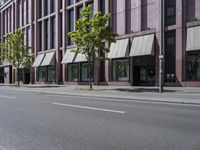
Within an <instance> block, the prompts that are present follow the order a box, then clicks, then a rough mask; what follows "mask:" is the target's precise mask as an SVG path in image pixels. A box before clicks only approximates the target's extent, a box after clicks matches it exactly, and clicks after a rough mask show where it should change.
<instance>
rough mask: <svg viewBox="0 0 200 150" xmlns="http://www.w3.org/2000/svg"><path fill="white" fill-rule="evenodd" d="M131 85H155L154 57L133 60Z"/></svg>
mask: <svg viewBox="0 0 200 150" xmlns="http://www.w3.org/2000/svg"><path fill="white" fill-rule="evenodd" d="M133 85H134V86H154V85H155V62H154V56H142V57H135V58H134V60H133Z"/></svg>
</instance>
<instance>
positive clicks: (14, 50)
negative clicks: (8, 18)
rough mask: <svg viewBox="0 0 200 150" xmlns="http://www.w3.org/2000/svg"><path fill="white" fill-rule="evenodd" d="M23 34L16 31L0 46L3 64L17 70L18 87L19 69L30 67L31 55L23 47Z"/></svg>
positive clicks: (27, 48)
mask: <svg viewBox="0 0 200 150" xmlns="http://www.w3.org/2000/svg"><path fill="white" fill-rule="evenodd" d="M23 38H24V33H23V32H22V31H21V30H19V29H18V30H16V31H15V32H14V33H13V34H11V33H9V34H8V35H7V37H6V40H5V42H4V43H3V44H1V45H0V49H1V56H0V59H2V60H3V61H5V62H8V63H10V64H12V66H13V67H15V68H16V69H17V72H18V76H17V81H18V85H19V68H20V67H30V65H31V63H32V58H33V54H30V53H29V52H28V50H29V49H30V48H29V47H27V46H26V45H24V41H23Z"/></svg>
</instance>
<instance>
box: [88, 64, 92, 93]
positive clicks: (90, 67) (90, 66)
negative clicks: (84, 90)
mask: <svg viewBox="0 0 200 150" xmlns="http://www.w3.org/2000/svg"><path fill="white" fill-rule="evenodd" d="M88 66H89V78H90V80H89V85H90V90H92V65H91V62H90V61H88Z"/></svg>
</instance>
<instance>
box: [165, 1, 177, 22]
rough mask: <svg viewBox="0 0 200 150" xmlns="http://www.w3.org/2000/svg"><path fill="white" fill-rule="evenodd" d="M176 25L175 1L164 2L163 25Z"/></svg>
mask: <svg viewBox="0 0 200 150" xmlns="http://www.w3.org/2000/svg"><path fill="white" fill-rule="evenodd" d="M174 24H176V0H165V25H166V26H169V25H174Z"/></svg>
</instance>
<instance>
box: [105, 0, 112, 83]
mask: <svg viewBox="0 0 200 150" xmlns="http://www.w3.org/2000/svg"><path fill="white" fill-rule="evenodd" d="M110 6H112V1H110V0H105V12H106V13H108V12H110ZM111 22H112V16H111V17H110V22H109V25H111ZM105 46H106V47H107V48H108V47H109V43H108V42H107V43H106V44H105ZM105 58H107V54H106V55H105ZM110 69H111V68H110V67H109V60H105V82H107V83H108V82H109V71H110Z"/></svg>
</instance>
